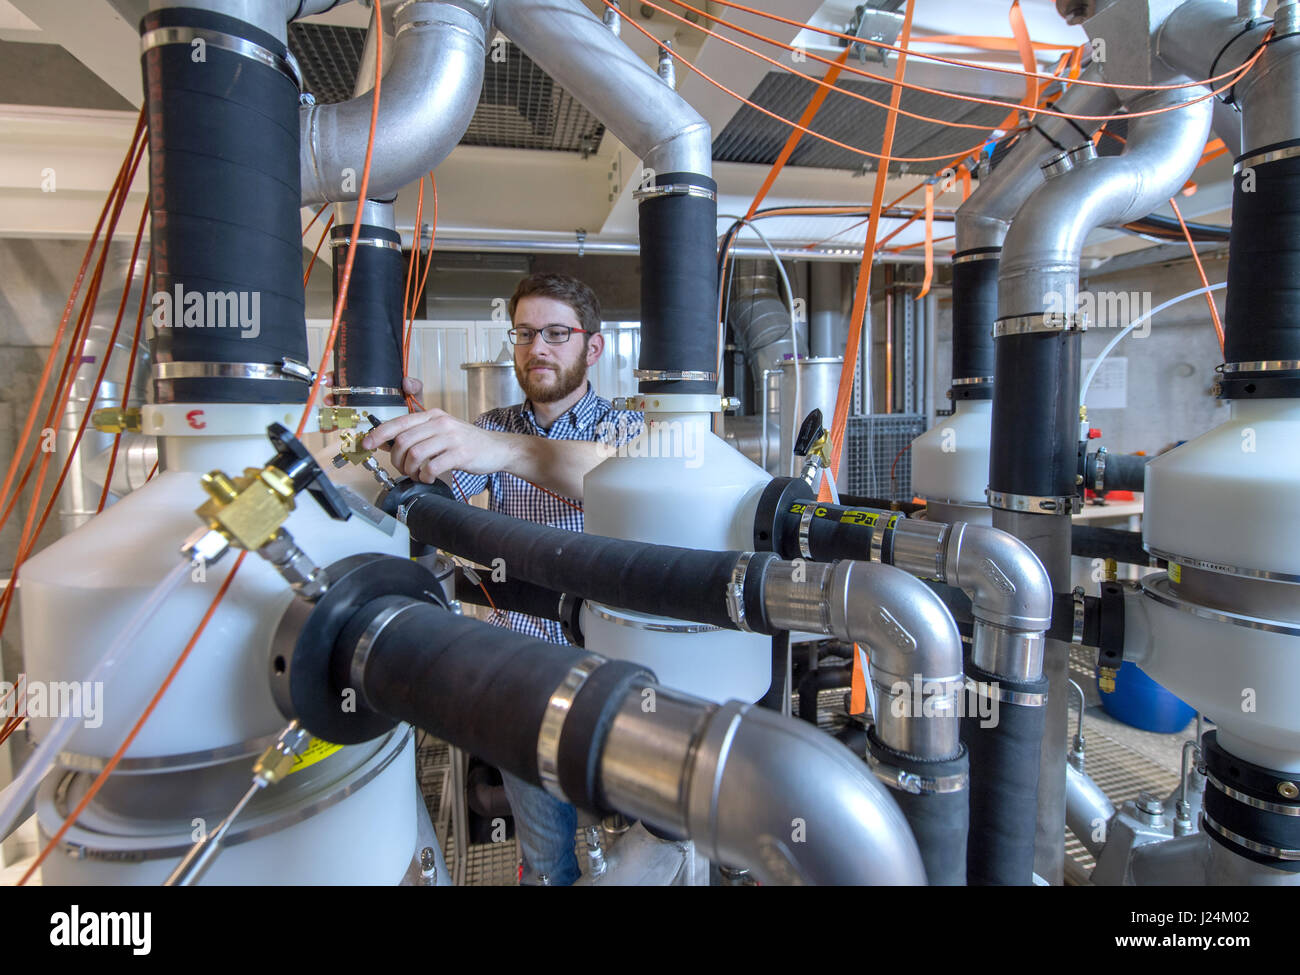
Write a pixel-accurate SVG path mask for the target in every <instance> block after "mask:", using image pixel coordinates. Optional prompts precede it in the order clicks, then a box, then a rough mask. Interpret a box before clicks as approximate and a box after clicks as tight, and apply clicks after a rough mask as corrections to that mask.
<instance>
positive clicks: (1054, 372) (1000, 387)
mask: <svg viewBox="0 0 1300 975" xmlns="http://www.w3.org/2000/svg"><path fill="white" fill-rule="evenodd" d="M1079 337H1080V336H1079V333H1078V332H1073V331H1072V332H1064V333H1051V332H1033V333H1029V334H1022V335H1006V336H1003V337H1002V338H999V339H995V340H994V343H993V344H994V347H995V348H994V355H995V358H996V375H997V382H996V383H995V384H994V387H993V440H992V443H991V444H990V450H989V489H990V490H992V491H1001V492H1007V493H1010V494H1021V495H1032V496H1040V497H1052V498H1064V497H1073V496H1074V495H1075V494H1077V493H1078V490H1079V489H1078V486H1077V485H1076V483H1075V478H1076V477H1077V476H1078V466H1079V465H1078V449H1079V448H1078V444H1079V440H1078V438H1079ZM1026 417H1033V418H1036V422H1033V423H1026V422H1025V419H1026ZM1044 513H1046V512H1044Z"/></svg>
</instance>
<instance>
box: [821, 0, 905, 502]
mask: <svg viewBox="0 0 1300 975" xmlns="http://www.w3.org/2000/svg"><path fill="white" fill-rule="evenodd" d="M914 7H915V0H907V8H906V11H905V12H904V14H903V29H902V30H901V31H899V34H898V46H899V47H900V48H906V47H907V44H908V41H909V40H910V38H911V36H912V12H913V9H914ZM906 67H907V55H906V54H899V55H898V63H897V64H896V65H895V66H894V83H893V85H892V87H891V89H890V94H889V115H888V116H887V117H886V118H885V137H884V140H883V148H882V150H881V155H883V156H886V157H888V156H889V155H890V153H891V152H892V151H893V148H894V131H895V129H896V128H897V125H898V102H899V99H900V98H901V97H902V95H903V86H902V85H901V84H900V82H901V81H902V80H903V73H904V71H906ZM888 178H889V166H888V164H886V163H882V164H881V166H880V169H879V170H878V171H877V172H876V184H875V187H874V188H873V191H872V194H871V217H870V219H869V220H868V221H867V239H866V242H865V243H864V244H863V246H862V262H861V264H860V265H859V266H858V285H857V288H856V289H855V290H854V294H853V313H852V315H851V317H850V318H849V335H848V342H847V344H846V346H845V349H844V365H843V366H842V367H841V368H840V388H839V392H838V393H837V394H836V397H835V417H834V419H833V420H832V421H831V470H838V469H839V466H840V453H841V451H842V449H843V447H844V429H845V427H846V426H847V425H848V420H849V400H850V399H851V398H852V395H853V374H854V372H856V371H857V366H858V348H859V345H860V344H861V341H862V321H863V319H864V318H865V316H866V312H867V299H868V296H869V294H870V291H871V286H870V285H871V261H872V257H873V255H874V254H875V250H876V233H877V231H878V230H879V229H880V211H881V207H882V205H883V204H884V201H885V183H886V182H887V181H888ZM820 496H821V498H822V499H823V500H830V485H829V484H828V483H827V481H826V479H825V478H823V479H822V486H821V494H820Z"/></svg>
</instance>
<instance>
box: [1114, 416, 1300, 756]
mask: <svg viewBox="0 0 1300 975" xmlns="http://www.w3.org/2000/svg"><path fill="white" fill-rule="evenodd" d="M1231 409H1232V415H1231V417H1230V419H1229V420H1228V421H1227V422H1226V423H1224V424H1222V425H1221V426H1218V427H1216V428H1215V429H1213V430H1211V431H1210V432H1209V433H1207V434H1205V435H1203V436H1201V437H1198V438H1197V439H1195V440H1192V441H1190V442H1188V443H1185V444H1183V445H1182V446H1180V447H1177V448H1175V449H1173V450H1171V451H1169V452H1168V453H1166V454H1162V455H1161V456H1159V457H1157V458H1155V459H1154V460H1152V461H1151V462H1149V463H1148V464H1147V465H1146V483H1145V488H1146V490H1145V495H1146V513H1145V515H1144V518H1143V525H1142V535H1143V543H1144V544H1145V546H1146V547H1147V549H1148V551H1150V552H1151V553H1152V554H1153V555H1156V554H1158V555H1160V556H1161V557H1164V558H1168V559H1169V560H1170V571H1169V573H1168V577H1166V576H1165V575H1163V574H1155V575H1149V576H1147V577H1145V578H1144V579H1143V591H1144V596H1145V598H1144V599H1143V600H1142V602H1141V606H1142V609H1143V611H1144V616H1145V617H1146V619H1145V623H1146V625H1147V626H1146V630H1147V631H1148V632H1149V637H1148V638H1146V639H1144V640H1143V641H1142V646H1141V647H1140V648H1138V658H1139V661H1138V662H1139V665H1140V666H1141V667H1142V669H1143V670H1145V671H1146V672H1147V673H1148V674H1150V675H1151V676H1152V677H1153V678H1155V679H1156V680H1157V681H1159V682H1160V683H1161V684H1163V685H1164V686H1165V687H1167V688H1169V690H1171V691H1172V692H1174V693H1175V694H1177V695H1178V696H1179V697H1181V698H1182V699H1183V700H1184V701H1186V702H1187V703H1188V704H1190V705H1192V706H1193V707H1195V708H1196V709H1197V710H1199V711H1202V712H1204V713H1205V714H1206V715H1208V716H1209V717H1210V718H1212V719H1213V720H1214V721H1215V722H1216V723H1217V724H1218V737H1219V743H1220V744H1221V745H1222V746H1223V747H1224V748H1225V749H1226V750H1228V751H1229V752H1230V753H1231V754H1233V755H1237V756H1240V757H1241V758H1243V759H1245V760H1246V761H1249V762H1254V763H1256V764H1258V765H1263V766H1264V767H1266V768H1271V769H1278V770H1283V771H1286V772H1294V773H1300V709H1297V708H1296V706H1295V701H1296V698H1297V696H1300V622H1297V620H1300V509H1297V507H1296V502H1295V497H1296V485H1297V484H1300V449H1297V444H1300V401H1297V400H1262V401H1259V402H1249V401H1243V400H1234V401H1233V402H1232V405H1231ZM1194 573H1200V574H1201V575H1200V576H1199V577H1197V581H1198V583H1199V588H1197V589H1196V590H1195V591H1196V592H1198V593H1201V594H1203V595H1200V596H1199V598H1200V600H1201V602H1195V601H1192V600H1191V599H1189V598H1188V596H1187V592H1185V591H1184V590H1183V587H1182V585H1181V583H1183V582H1190V580H1191V576H1192V574H1194ZM1184 576H1188V578H1184ZM1218 577H1222V582H1223V584H1222V586H1218V585H1215V584H1214V580H1216V579H1217V578H1218ZM1207 583H1208V584H1207ZM1292 594H1294V596H1292ZM1265 597H1266V598H1265ZM1210 600H1213V601H1214V605H1206V602H1208V601H1210ZM1245 601H1256V602H1257V603H1258V607H1259V608H1254V609H1252V608H1251V607H1250V606H1246V605H1237V603H1238V602H1245ZM1270 607H1271V611H1270ZM1288 607H1296V608H1295V609H1294V610H1292V609H1288ZM1277 616H1282V618H1281V619H1278V618H1276V617H1277ZM1126 625H1127V624H1126ZM1139 632H1140V633H1142V632H1143V631H1142V630H1139ZM1143 635H1144V636H1145V635H1146V634H1145V633H1144V634H1143ZM1127 642H1128V641H1126V644H1127Z"/></svg>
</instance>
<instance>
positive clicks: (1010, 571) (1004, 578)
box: [944, 522, 1052, 633]
mask: <svg viewBox="0 0 1300 975" xmlns="http://www.w3.org/2000/svg"><path fill="white" fill-rule="evenodd" d="M944 561H945V568H946V572H945V574H946V575H947V581H948V582H950V583H951V584H952V585H955V586H957V587H958V588H960V589H961V590H963V591H964V592H965V593H966V594H967V595H968V596H970V598H971V615H973V616H974V617H975V619H976V620H981V621H983V622H985V623H992V624H993V625H994V626H1001V627H1004V628H1006V629H1012V630H1036V631H1038V632H1040V633H1041V632H1043V631H1044V630H1046V629H1048V628H1049V627H1050V626H1051V625H1052V580H1051V578H1050V577H1049V576H1048V575H1047V570H1046V569H1045V568H1043V563H1042V562H1040V561H1039V559H1038V556H1037V555H1035V554H1034V551H1033V549H1031V548H1030V547H1029V546H1028V545H1026V544H1025V543H1024V542H1022V541H1021V540H1020V539H1018V538H1016V536H1015V535H1012V534H1011V533H1010V532H1004V531H1002V530H1001V529H998V528H991V527H989V526H987V525H968V524H965V523H963V522H956V523H954V524H953V525H952V526H951V530H950V532H949V534H948V546H947V551H946V553H945V556H944Z"/></svg>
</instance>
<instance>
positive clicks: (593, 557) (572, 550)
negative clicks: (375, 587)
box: [406, 495, 776, 633]
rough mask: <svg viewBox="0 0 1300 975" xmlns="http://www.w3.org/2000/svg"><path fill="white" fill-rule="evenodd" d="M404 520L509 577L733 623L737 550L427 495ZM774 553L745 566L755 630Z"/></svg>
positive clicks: (764, 627) (762, 615) (416, 533)
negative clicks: (625, 535) (581, 527)
mask: <svg viewBox="0 0 1300 975" xmlns="http://www.w3.org/2000/svg"><path fill="white" fill-rule="evenodd" d="M406 527H407V529H409V531H410V532H411V535H412V537H415V538H418V539H419V540H420V541H422V542H425V543H426V544H429V545H436V546H437V547H438V548H440V549H443V550H444V551H446V552H451V553H453V554H455V555H459V556H462V557H464V558H467V559H469V560H470V561H472V562H477V563H479V564H480V565H492V564H493V560H494V559H504V565H505V569H506V573H507V578H515V579H523V580H524V581H526V582H531V583H534V584H536V585H539V586H543V587H546V588H548V589H553V590H555V591H557V592H567V593H571V594H573V595H575V596H581V597H582V598H583V599H590V600H595V601H597V602H601V603H606V604H608V605H610V606H618V607H621V608H623V609H631V610H635V611H637V612H643V613H651V614H654V615H658V616H671V617H673V618H674V619H681V620H690V621H693V622H697V623H708V624H712V625H714V626H720V627H723V628H726V629H733V630H734V629H738V627H737V625H736V624H735V623H734V622H733V621H732V619H731V616H730V615H729V613H728V611H727V587H728V586H729V585H730V583H731V574H732V570H733V569H734V568H735V567H736V564H737V561H738V560H739V558H740V556H741V555H742V553H740V552H709V551H702V550H698V549H689V548H678V547H676V546H672V545H652V544H648V543H645V542H630V541H626V540H625V539H621V538H606V537H604V536H602V535H589V534H586V533H583V532H572V531H567V530H565V529H563V528H551V527H549V526H547V525H538V524H536V523H534V522H530V521H524V520H522V519H519V518H510V517H508V516H506V515H499V514H496V513H495V512H491V511H483V510H482V509H480V508H475V507H472V506H471V505H467V504H460V503H458V502H455V501H451V500H448V499H446V498H443V497H439V496H430V495H424V496H420V497H416V498H413V499H412V500H411V501H410V503H409V506H408V509H407V514H406ZM775 559H776V555H775V554H773V553H771V552H758V553H754V555H753V557H752V558H751V560H750V562H749V566H748V570H747V572H746V574H745V586H744V594H743V602H744V609H745V618H746V623H747V624H748V626H749V627H750V629H752V630H753V631H754V632H756V633H771V632H772V629H771V628H770V627H769V626H768V624H767V613H766V608H765V607H764V606H763V576H764V572H765V568H766V566H767V564H768V563H769V562H771V561H774V560H775Z"/></svg>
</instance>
